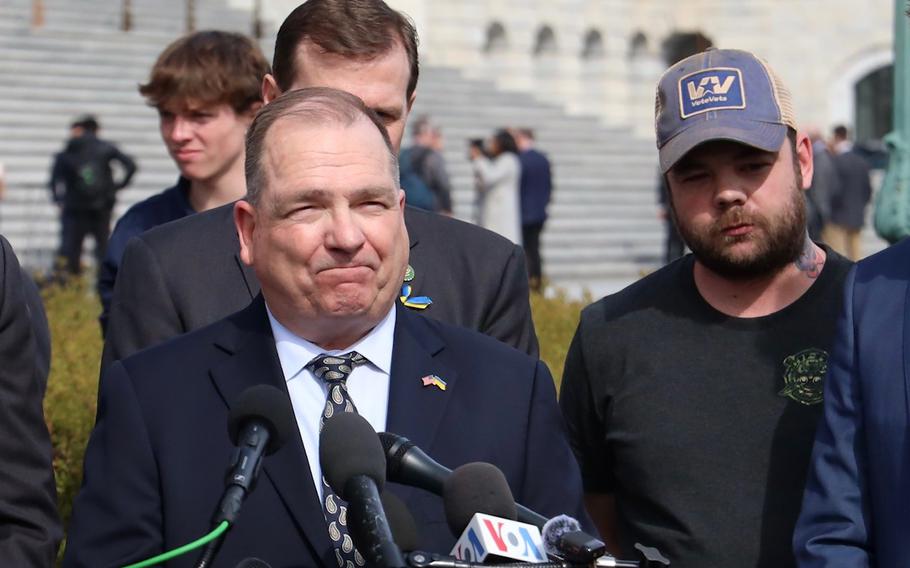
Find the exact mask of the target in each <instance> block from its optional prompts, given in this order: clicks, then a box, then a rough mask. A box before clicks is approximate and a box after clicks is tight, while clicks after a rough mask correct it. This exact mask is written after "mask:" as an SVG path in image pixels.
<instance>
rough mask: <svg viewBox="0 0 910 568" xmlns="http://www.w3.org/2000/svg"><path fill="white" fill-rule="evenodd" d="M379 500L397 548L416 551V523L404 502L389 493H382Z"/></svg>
mask: <svg viewBox="0 0 910 568" xmlns="http://www.w3.org/2000/svg"><path fill="white" fill-rule="evenodd" d="M379 500H380V501H382V509H383V510H384V511H385V516H386V518H387V519H388V520H389V528H390V529H391V531H392V539H394V541H395V544H397V545H398V548H399V549H400V550H402V551H405V550H408V551H410V550H417V547H418V546H419V544H418V543H419V540H420V539H419V538H418V537H417V534H418V533H417V522H416V521H415V520H414V516H413V515H412V514H411V511H409V510H408V507H407V505H405V504H404V501H402V500H401V499H399V498H398V496H397V495H395V494H394V493H392V492H391V491H383V492H382V495H380V496H379Z"/></svg>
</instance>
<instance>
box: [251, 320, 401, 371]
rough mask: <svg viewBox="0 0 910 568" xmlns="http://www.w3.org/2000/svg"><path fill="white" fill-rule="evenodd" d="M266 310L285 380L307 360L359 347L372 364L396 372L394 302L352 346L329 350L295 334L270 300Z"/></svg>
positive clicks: (302, 367) (301, 367)
mask: <svg viewBox="0 0 910 568" xmlns="http://www.w3.org/2000/svg"><path fill="white" fill-rule="evenodd" d="M265 310H266V313H267V314H268V316H269V324H270V325H271V326H272V335H273V336H274V338H275V349H276V350H277V351H278V360H279V361H280V363H281V371H282V373H284V379H285V381H290V380H291V379H293V378H294V377H296V376H297V375H299V374H300V372H301V371H303V369H304V367H306V365H307V363H309V362H310V361H312V360H313V358H314V357H316V356H317V355H320V354H322V353H325V354H327V355H340V354H342V353H347V352H349V351H357V352H358V353H360V354H361V355H363V356H364V357H366V358H367V360H369V362H370V364H372V365H373V367H375V368H376V369H378V370H379V371H381V372H383V373H385V374H386V375H391V374H392V346H393V344H394V338H395V317H396V316H395V305H394V304H393V305H392V307H391V308H390V309H389V313H387V314H386V316H385V317H384V318H383V319H382V321H380V322H379V324H378V325H376V327H374V328H373V329H372V330H370V332H369V333H367V334H366V335H365V336H363V337H362V338H361V339H360V340H359V341H357V342H356V343H354V344H353V345H351V346H350V347H346V348H344V349H336V350H333V351H326V350H324V349H322V348H321V347H319V346H318V345H316V344H315V343H312V342H310V341H307V340H306V339H304V338H302V337H299V336H297V335H294V333H293V332H291V330H289V329H288V328H286V327H284V326H283V325H282V324H281V322H279V321H278V320H277V319H275V316H274V315H272V311H271V310H270V309H269V307H268V304H266V306H265Z"/></svg>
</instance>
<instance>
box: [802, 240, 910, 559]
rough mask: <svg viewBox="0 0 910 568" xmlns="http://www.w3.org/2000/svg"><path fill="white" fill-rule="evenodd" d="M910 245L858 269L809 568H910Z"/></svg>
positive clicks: (805, 517)
mask: <svg viewBox="0 0 910 568" xmlns="http://www.w3.org/2000/svg"><path fill="white" fill-rule="evenodd" d="M908 283H910V240H905V241H903V242H902V243H900V244H898V245H895V246H893V247H891V248H889V249H886V250H885V251H882V252H881V253H879V254H876V255H874V256H872V257H870V258H867V259H866V260H864V261H862V262H860V263H859V264H857V265H856V266H855V267H854V268H853V270H852V271H851V272H850V275H849V276H848V278H847V283H846V293H845V309H844V310H843V312H842V315H841V319H840V323H839V324H838V331H837V338H836V340H835V345H834V349H833V352H832V354H831V359H830V360H829V362H828V377H827V382H826V383H825V415H824V419H823V421H822V423H821V424H820V425H819V428H818V431H817V433H816V440H815V448H814V449H813V452H812V463H811V466H810V471H809V477H808V479H807V482H806V493H805V496H804V498H803V509H802V513H801V515H800V518H799V521H798V523H797V526H796V532H795V535H794V548H795V552H796V557H797V560H798V562H799V565H800V566H802V567H807V568H816V567H818V568H821V567H844V568H862V567H865V566H881V567H887V568H896V567H901V566H910V298H908V294H910V287H908Z"/></svg>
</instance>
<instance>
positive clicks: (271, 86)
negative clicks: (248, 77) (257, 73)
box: [262, 73, 281, 104]
mask: <svg viewBox="0 0 910 568" xmlns="http://www.w3.org/2000/svg"><path fill="white" fill-rule="evenodd" d="M280 95H281V89H279V88H278V83H277V82H276V81H275V77H274V76H273V75H272V74H271V73H266V75H265V77H263V78H262V100H263V102H264V103H265V104H269V103H270V102H272V101H274V100H275V99H277V98H278V97H279V96H280Z"/></svg>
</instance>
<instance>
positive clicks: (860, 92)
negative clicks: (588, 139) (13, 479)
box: [232, 0, 906, 139]
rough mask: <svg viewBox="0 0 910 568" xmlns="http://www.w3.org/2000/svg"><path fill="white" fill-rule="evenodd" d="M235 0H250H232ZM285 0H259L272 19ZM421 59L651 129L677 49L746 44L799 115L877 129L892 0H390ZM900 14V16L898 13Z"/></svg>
mask: <svg viewBox="0 0 910 568" xmlns="http://www.w3.org/2000/svg"><path fill="white" fill-rule="evenodd" d="M232 1H233V2H234V3H236V4H238V5H243V4H244V3H247V4H248V3H249V2H250V0H232ZM297 3H298V2H297V1H296V0H263V9H264V11H265V15H266V17H268V18H269V19H271V20H273V21H274V22H276V25H277V24H279V23H280V22H281V20H282V19H283V18H284V17H285V16H286V15H287V13H288V12H289V11H290V10H291V9H293V8H294V7H295V6H296V5H297ZM390 4H391V5H393V6H394V7H395V8H397V9H400V10H403V11H404V12H406V13H408V14H409V15H410V16H411V17H412V18H413V19H414V21H415V22H416V23H417V26H418V30H419V33H420V37H421V52H422V53H421V56H422V58H423V62H424V63H425V64H429V65H441V66H448V67H454V68H458V69H461V70H462V71H463V72H464V73H465V74H466V76H469V77H473V78H483V79H492V80H494V81H495V82H496V84H497V85H498V86H500V87H502V88H504V89H511V90H516V89H517V90H520V91H525V92H530V93H533V94H534V95H535V96H536V97H538V98H540V99H541V100H543V101H546V102H554V103H558V104H560V105H562V106H564V107H565V108H566V109H567V110H568V111H569V112H570V113H578V114H589V115H595V116H597V117H599V118H600V119H601V120H602V121H603V122H604V123H605V124H607V125H609V126H628V127H631V128H632V129H633V130H634V131H636V132H638V133H639V134H641V135H643V136H649V135H651V130H652V120H653V119H652V114H653V104H654V100H653V98H654V94H653V88H654V84H655V83H656V81H657V79H658V77H659V76H660V73H661V72H662V70H663V69H664V68H665V67H666V66H667V65H668V63H672V61H671V60H672V59H673V53H674V51H675V52H679V51H680V49H682V51H685V49H686V48H689V49H692V48H695V47H703V46H704V45H715V46H717V47H731V48H732V47H736V48H742V49H748V50H751V51H754V52H756V53H758V54H759V55H761V56H762V57H764V58H765V59H767V60H768V62H769V63H770V64H771V66H772V67H774V68H775V69H776V70H777V71H778V72H779V73H780V75H781V76H782V78H783V79H784V81H785V82H786V83H787V84H788V85H789V86H790V88H791V89H792V90H793V91H794V93H795V97H794V98H795V102H796V111H797V116H798V118H799V120H800V121H801V122H802V123H803V124H813V125H817V126H820V127H822V128H826V129H827V128H828V127H830V126H833V125H834V124H840V123H844V124H847V125H850V126H853V127H855V128H857V131H858V133H859V136H860V138H867V139H879V138H880V137H881V135H882V134H883V133H884V131H887V128H888V121H889V115H890V101H891V94H890V93H891V89H890V81H891V79H890V78H891V64H892V61H893V55H892V44H891V42H892V36H893V22H892V20H893V13H894V0H865V1H863V2H857V1H856V0H455V1H453V0H390ZM904 23H905V24H906V22H904Z"/></svg>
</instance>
